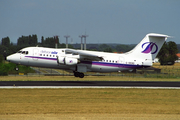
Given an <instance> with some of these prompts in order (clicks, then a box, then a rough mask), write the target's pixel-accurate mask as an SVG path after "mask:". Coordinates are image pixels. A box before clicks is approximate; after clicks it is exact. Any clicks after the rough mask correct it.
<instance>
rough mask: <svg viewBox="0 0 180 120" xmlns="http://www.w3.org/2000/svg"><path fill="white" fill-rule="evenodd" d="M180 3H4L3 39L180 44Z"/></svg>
mask: <svg viewBox="0 0 180 120" xmlns="http://www.w3.org/2000/svg"><path fill="white" fill-rule="evenodd" d="M179 12H180V0H0V40H1V39H2V38H4V37H7V36H8V37H9V38H10V41H11V42H13V43H16V42H17V39H18V38H19V37H21V36H22V35H23V36H29V35H32V34H36V35H37V36H38V41H39V42H40V41H41V37H42V36H44V38H47V37H53V36H55V35H58V36H59V39H60V43H65V37H64V36H65V35H70V38H69V41H73V43H80V37H79V36H80V35H85V34H86V35H88V37H87V38H86V41H87V43H98V44H99V43H105V44H106V43H118V44H138V43H139V42H140V41H141V40H142V39H143V38H144V37H145V35H146V34H148V33H160V34H166V35H169V36H172V38H169V39H168V41H174V42H176V43H177V44H180V39H179V35H180V13H179Z"/></svg>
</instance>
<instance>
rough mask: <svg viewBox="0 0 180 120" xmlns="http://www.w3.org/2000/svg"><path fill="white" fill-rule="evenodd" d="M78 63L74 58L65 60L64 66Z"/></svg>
mask: <svg viewBox="0 0 180 120" xmlns="http://www.w3.org/2000/svg"><path fill="white" fill-rule="evenodd" d="M77 63H78V60H77V59H76V58H69V57H66V58H65V64H66V65H76V64H77Z"/></svg>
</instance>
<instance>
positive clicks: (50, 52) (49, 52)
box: [40, 50, 58, 54]
mask: <svg viewBox="0 0 180 120" xmlns="http://www.w3.org/2000/svg"><path fill="white" fill-rule="evenodd" d="M40 52H41V53H45V54H58V52H56V51H46V50H41V51H40Z"/></svg>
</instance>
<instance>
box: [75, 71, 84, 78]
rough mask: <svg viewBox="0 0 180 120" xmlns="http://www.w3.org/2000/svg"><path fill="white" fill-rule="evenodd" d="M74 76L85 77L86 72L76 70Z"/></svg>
mask: <svg viewBox="0 0 180 120" xmlns="http://www.w3.org/2000/svg"><path fill="white" fill-rule="evenodd" d="M74 76H75V77H80V78H83V77H84V73H80V72H74Z"/></svg>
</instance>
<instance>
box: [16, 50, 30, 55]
mask: <svg viewBox="0 0 180 120" xmlns="http://www.w3.org/2000/svg"><path fill="white" fill-rule="evenodd" d="M17 53H21V54H26V55H27V54H29V52H28V51H18V52H17Z"/></svg>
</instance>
